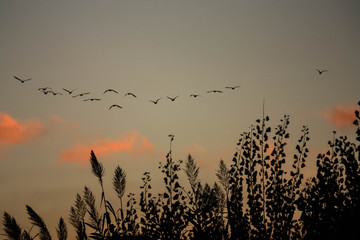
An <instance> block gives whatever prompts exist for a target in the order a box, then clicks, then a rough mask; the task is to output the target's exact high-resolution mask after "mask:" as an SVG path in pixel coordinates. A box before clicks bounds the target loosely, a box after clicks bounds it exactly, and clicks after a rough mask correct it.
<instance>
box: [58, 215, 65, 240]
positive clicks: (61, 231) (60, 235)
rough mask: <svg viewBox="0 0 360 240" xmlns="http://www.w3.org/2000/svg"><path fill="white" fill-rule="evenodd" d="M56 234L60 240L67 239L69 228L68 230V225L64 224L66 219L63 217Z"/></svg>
mask: <svg viewBox="0 0 360 240" xmlns="http://www.w3.org/2000/svg"><path fill="white" fill-rule="evenodd" d="M56 233H57V236H58V239H59V240H66V239H67V235H68V232H67V228H66V224H65V222H64V219H63V218H62V217H61V218H60V220H59V224H58V227H57V228H56Z"/></svg>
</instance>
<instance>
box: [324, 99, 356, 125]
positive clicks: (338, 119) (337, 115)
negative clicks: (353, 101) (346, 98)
mask: <svg viewBox="0 0 360 240" xmlns="http://www.w3.org/2000/svg"><path fill="white" fill-rule="evenodd" d="M355 110H356V109H355V107H354V106H348V107H343V106H340V105H336V106H334V107H332V108H329V109H326V110H325V111H323V112H322V117H323V118H324V119H325V120H326V121H327V122H329V123H331V124H332V125H334V126H336V127H338V128H340V129H347V128H350V127H352V126H353V122H354V120H355Z"/></svg>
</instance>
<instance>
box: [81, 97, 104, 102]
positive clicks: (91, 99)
mask: <svg viewBox="0 0 360 240" xmlns="http://www.w3.org/2000/svg"><path fill="white" fill-rule="evenodd" d="M100 100H101V99H100V98H88V99H84V101H85V102H86V101H100Z"/></svg>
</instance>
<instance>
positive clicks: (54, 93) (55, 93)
mask: <svg viewBox="0 0 360 240" xmlns="http://www.w3.org/2000/svg"><path fill="white" fill-rule="evenodd" d="M47 93H52V94H53V95H54V96H56V95H63V94H62V93H59V92H54V91H47Z"/></svg>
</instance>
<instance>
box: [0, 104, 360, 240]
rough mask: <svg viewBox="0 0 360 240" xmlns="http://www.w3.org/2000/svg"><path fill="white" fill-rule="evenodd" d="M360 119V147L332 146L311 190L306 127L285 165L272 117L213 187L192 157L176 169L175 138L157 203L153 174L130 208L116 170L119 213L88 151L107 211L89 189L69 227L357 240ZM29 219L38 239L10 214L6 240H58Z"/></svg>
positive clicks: (155, 234) (252, 133)
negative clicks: (183, 177) (182, 176)
mask: <svg viewBox="0 0 360 240" xmlns="http://www.w3.org/2000/svg"><path fill="white" fill-rule="evenodd" d="M359 105H360V102H359ZM359 115H360V114H359V111H358V110H356V111H355V117H356V120H355V121H354V125H355V126H356V127H357V130H356V136H357V137H356V142H352V141H350V140H349V139H348V138H347V137H345V136H340V137H337V136H336V132H334V135H333V139H332V140H331V141H329V142H328V145H329V151H327V152H326V153H320V154H318V156H317V174H316V176H314V177H311V178H309V179H307V180H305V179H304V175H303V173H302V171H303V168H304V167H305V164H306V160H307V158H308V153H309V150H308V148H307V144H308V142H309V140H310V138H309V129H308V127H306V126H303V128H302V130H301V136H300V138H299V139H298V144H297V145H296V152H295V154H294V155H293V156H288V155H287V154H286V151H285V146H286V145H287V141H288V139H289V138H290V135H289V133H288V131H287V129H288V125H289V123H290V120H289V116H287V115H285V116H284V118H283V119H281V120H280V123H279V124H278V125H277V126H276V127H275V128H274V132H273V134H272V131H273V130H272V128H271V127H269V126H268V121H269V117H267V116H265V115H263V117H262V119H258V120H256V123H255V125H253V126H251V128H250V130H249V131H247V132H244V133H242V134H241V135H240V139H239V141H238V143H237V151H236V152H235V154H234V157H233V160H232V164H231V165H230V166H229V167H228V166H226V164H225V162H224V161H223V160H220V162H219V169H218V170H217V171H216V176H217V178H218V180H219V182H218V183H215V184H214V185H213V186H210V185H209V184H207V183H205V184H203V183H201V181H200V180H199V178H198V174H199V171H200V169H199V167H198V166H197V164H196V161H195V160H194V159H193V158H192V156H191V155H189V156H188V158H187V159H186V161H184V162H183V161H181V160H179V161H174V160H173V158H172V142H173V140H174V136H173V135H169V137H170V149H169V152H168V154H167V155H166V161H165V162H164V163H160V165H159V169H160V171H161V173H162V174H163V182H164V186H165V191H164V192H162V193H158V194H157V195H155V194H153V193H152V187H151V176H150V173H149V172H145V173H144V174H143V176H142V182H143V184H142V185H141V186H140V189H141V193H140V196H139V198H138V199H137V198H136V197H135V195H134V194H133V193H129V194H127V195H126V196H127V202H126V205H125V206H123V198H124V195H125V192H126V173H125V171H124V170H123V169H122V168H121V167H120V166H117V167H116V169H115V172H114V175H113V179H112V180H113V182H112V183H113V189H114V190H115V192H116V194H117V196H118V198H119V201H120V208H119V209H114V208H113V207H112V205H111V203H110V202H108V201H107V200H106V198H105V191H104V186H103V178H102V177H103V175H104V171H105V169H104V168H103V165H102V163H101V162H99V161H98V159H97V158H96V155H95V153H94V152H93V151H91V153H90V163H91V169H92V173H93V174H94V175H95V176H96V177H97V179H98V181H99V184H100V187H101V191H102V193H101V200H100V203H101V204H100V209H97V208H96V199H95V196H94V194H93V193H92V191H91V190H90V188H88V187H85V188H84V191H83V193H82V194H77V196H76V199H75V202H74V205H73V206H72V207H71V208H70V216H69V219H68V220H69V222H70V224H71V225H72V227H73V228H74V229H75V232H76V239H78V240H85V239H98V240H100V239H103V240H111V239H219V240H220V239H221V240H222V239H357V238H358V237H359V236H360V229H359V228H358V222H359V220H358V216H360V144H359V142H360V116H359ZM271 134H272V135H271ZM270 146H273V147H271V149H270ZM286 163H289V164H290V165H291V168H290V170H288V171H285V169H284V165H285V164H286ZM183 165H184V166H183ZM180 171H184V172H185V174H186V177H187V180H188V182H189V184H190V189H185V187H183V186H181V184H180V181H179V172H180ZM26 209H27V213H28V216H29V220H30V222H31V223H32V225H33V226H35V227H36V228H35V229H36V230H33V229H32V228H31V229H30V230H25V229H22V228H21V227H20V225H19V224H18V223H17V222H16V220H15V218H14V217H12V216H11V215H10V214H8V213H7V212H5V213H4V215H3V230H4V234H2V235H4V236H6V237H7V239H10V240H29V239H40V240H50V239H52V237H51V236H50V233H49V231H48V228H47V226H46V225H45V222H44V220H43V219H42V218H41V217H40V216H39V215H38V214H37V213H36V212H35V211H34V210H33V209H32V208H31V207H30V206H26ZM136 209H140V211H139V212H138V211H137V210H136ZM296 212H298V213H299V214H296ZM297 215H298V216H297ZM33 231H36V232H35V233H33ZM56 233H57V239H59V240H65V239H67V236H68V230H67V226H66V223H65V221H64V219H63V218H60V220H59V224H58V226H57V228H56Z"/></svg>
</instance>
